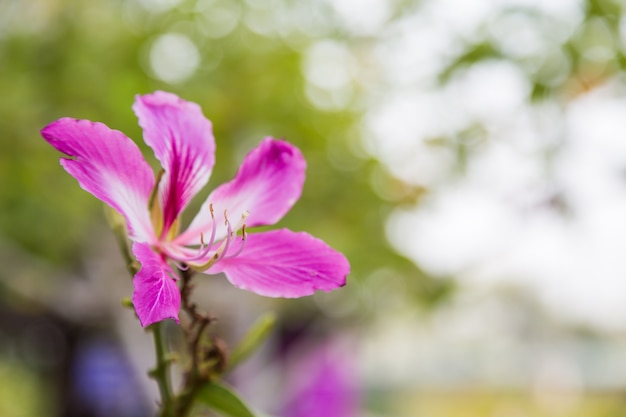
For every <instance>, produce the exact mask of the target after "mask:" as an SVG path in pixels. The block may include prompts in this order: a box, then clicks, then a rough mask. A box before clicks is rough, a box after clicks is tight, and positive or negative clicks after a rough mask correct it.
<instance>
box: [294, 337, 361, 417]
mask: <svg viewBox="0 0 626 417" xmlns="http://www.w3.org/2000/svg"><path fill="white" fill-rule="evenodd" d="M287 382H288V385H287V403H286V405H285V407H284V411H283V413H282V417H320V416H323V417H354V416H356V415H358V413H359V405H360V400H361V396H360V389H359V382H358V376H357V375H356V373H355V370H354V357H353V356H350V355H349V354H348V353H347V352H346V351H345V350H344V349H343V348H342V347H341V346H340V345H339V344H338V343H334V342H327V343H325V344H322V345H319V346H316V347H314V348H312V349H311V350H310V351H308V352H307V353H306V354H305V355H304V356H303V357H299V358H297V360H294V361H293V363H292V364H291V365H290V366H289V373H288V375H287Z"/></svg>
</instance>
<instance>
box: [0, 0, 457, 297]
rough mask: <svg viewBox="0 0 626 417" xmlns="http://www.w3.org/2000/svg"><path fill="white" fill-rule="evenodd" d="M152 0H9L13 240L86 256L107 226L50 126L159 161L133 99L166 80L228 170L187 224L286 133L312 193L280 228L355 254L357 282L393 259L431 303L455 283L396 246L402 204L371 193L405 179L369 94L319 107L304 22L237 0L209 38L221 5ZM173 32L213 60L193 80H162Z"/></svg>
mask: <svg viewBox="0 0 626 417" xmlns="http://www.w3.org/2000/svg"><path fill="white" fill-rule="evenodd" d="M150 3H151V2H149V1H143V2H139V1H136V0H126V1H121V0H93V1H89V2H85V1H82V0H45V1H44V0H40V1H34V2H20V1H6V0H5V1H3V2H0V16H1V17H0V91H2V98H1V99H0V236H1V237H2V238H3V239H5V240H8V241H10V242H12V243H15V244H17V245H19V246H20V247H22V248H24V249H26V250H27V251H29V252H31V253H34V254H36V255H38V256H41V257H44V258H47V259H48V260H51V261H53V262H55V263H57V264H61V265H71V264H72V263H76V262H78V261H79V260H80V259H81V255H82V253H83V251H84V250H85V248H86V247H88V245H86V243H88V242H89V241H92V240H94V239H98V238H99V234H100V233H102V232H101V230H102V229H103V228H102V227H101V226H102V225H103V222H104V216H103V215H102V212H101V211H102V209H101V205H100V202H99V201H98V200H96V199H95V198H93V197H92V196H91V195H89V194H88V193H86V192H84V191H83V190H81V189H80V188H79V187H77V186H76V183H75V180H74V179H73V178H71V177H70V176H69V175H67V174H66V173H65V172H63V170H62V168H61V167H60V166H59V164H58V158H59V157H60V155H58V153H57V152H56V151H55V150H54V149H52V148H51V147H49V146H48V145H47V144H46V143H45V142H44V141H43V140H42V139H41V137H40V136H39V130H40V129H41V128H42V127H43V126H45V125H46V124H47V123H50V122H52V121H53V120H55V119H57V118H59V117H63V116H69V117H75V118H85V119H90V120H93V121H100V122H103V123H105V124H107V125H108V126H110V127H112V128H115V129H118V130H121V131H123V132H124V133H125V134H126V135H128V136H129V137H131V138H132V139H134V140H135V141H136V142H138V143H140V146H141V147H142V149H143V150H144V152H145V154H146V155H147V156H148V158H149V161H150V162H152V163H153V165H156V164H155V160H154V158H153V156H152V152H151V151H150V150H149V149H148V148H147V147H145V145H144V144H143V143H142V141H141V130H140V128H139V127H138V125H137V122H136V118H135V116H134V114H133V113H132V111H131V104H132V102H133V99H134V96H135V95H136V94H141V93H148V92H151V91H154V90H157V89H162V90H167V91H172V92H174V93H176V94H178V95H180V96H181V97H183V98H185V99H187V100H190V101H195V102H197V103H198V104H200V105H201V107H202V108H203V110H204V113H205V114H206V116H207V117H208V118H209V119H211V120H212V122H213V124H214V133H215V137H216V141H217V163H216V167H215V171H214V174H213V178H212V180H211V182H210V185H209V187H207V188H206V189H205V190H204V191H203V193H202V194H201V195H200V196H199V197H198V198H197V199H196V200H195V201H194V203H193V204H192V206H191V207H190V208H189V210H188V213H189V214H188V216H187V217H186V220H187V221H189V220H190V217H191V216H192V214H193V213H194V212H195V210H196V209H197V207H198V206H199V204H200V203H201V202H202V200H203V197H204V196H206V195H207V194H208V193H209V191H210V190H211V189H212V188H214V187H215V186H216V185H218V184H220V183H221V182H223V181H226V180H228V179H230V178H231V177H232V176H233V175H234V173H235V172H236V169H237V167H238V164H239V163H240V161H241V160H242V158H243V156H244V155H245V153H246V152H248V151H249V150H250V149H251V148H252V147H253V146H255V145H256V144H257V143H258V142H259V141H260V140H261V139H262V138H263V137H264V136H266V135H271V136H276V137H280V138H285V139H286V140H289V141H291V142H292V143H294V144H296V145H297V146H298V147H300V148H301V149H302V151H303V153H304V155H305V157H306V159H307V162H308V171H307V173H308V176H307V182H306V185H305V190H304V194H303V196H302V199H301V200H300V202H299V203H298V204H297V205H296V206H295V208H294V210H292V211H291V213H290V214H289V215H288V216H287V217H286V218H285V219H284V220H283V221H282V222H281V223H280V225H279V226H284V227H290V228H293V229H296V230H302V229H306V230H307V231H308V232H310V233H312V234H314V235H316V236H319V237H321V238H323V239H325V240H326V241H328V242H329V243H330V244H331V245H332V246H334V247H336V248H337V249H339V250H341V251H342V252H344V253H345V254H346V255H347V257H348V258H349V259H350V261H351V264H352V271H353V273H352V276H351V279H352V280H355V281H358V280H360V279H362V278H364V277H367V276H368V275H369V274H371V273H373V272H375V271H377V270H379V269H381V268H383V267H384V268H387V269H388V270H391V271H395V272H394V274H400V275H402V276H403V277H405V278H406V281H407V282H408V283H410V288H411V289H412V291H410V293H411V294H414V295H415V296H416V297H417V299H418V300H421V301H424V302H425V303H426V304H429V303H431V302H434V301H436V300H437V299H439V298H440V297H441V296H443V295H445V294H446V293H447V290H448V288H449V287H450V285H449V284H446V283H444V282H442V281H438V280H432V279H431V278H429V277H427V276H426V275H425V274H424V273H422V272H421V271H419V270H418V269H417V268H416V267H415V266H414V265H413V264H412V263H410V262H409V261H407V260H405V259H404V258H402V257H400V256H398V255H397V254H396V253H395V252H394V251H393V250H392V249H391V248H390V247H389V246H388V244H387V242H386V238H385V235H384V221H385V218H386V215H387V213H388V212H389V211H390V210H391V208H392V207H393V202H392V201H388V200H384V199H382V198H381V197H380V196H379V195H378V194H377V193H376V192H375V191H374V190H373V189H372V187H371V185H370V183H371V178H372V176H373V175H376V176H377V178H378V179H379V182H381V181H382V183H383V184H384V185H383V186H388V187H391V188H393V187H396V188H397V187H403V185H402V184H399V183H397V182H394V181H393V179H391V178H390V177H389V175H387V174H386V173H385V172H384V170H383V169H382V168H381V167H380V166H379V165H378V164H377V162H376V161H374V160H372V159H370V158H368V157H364V156H363V155H362V153H361V154H359V153H360V152H359V150H358V147H359V137H358V129H357V128H356V126H357V122H358V120H359V115H360V113H361V112H362V107H363V106H362V105H361V103H360V102H359V100H360V95H359V92H358V91H357V92H356V93H355V94H354V97H353V99H352V102H351V103H350V104H349V105H348V106H346V107H345V108H343V109H339V110H333V111H328V110H323V109H319V108H317V107H315V106H313V105H311V104H310V102H309V100H308V99H307V97H306V96H305V79H304V76H303V73H302V65H303V64H302V61H303V51H304V48H305V47H306V46H307V45H309V44H310V43H311V42H312V41H313V40H314V39H313V36H312V35H307V34H305V33H304V34H303V33H302V32H298V34H297V35H298V37H297V45H295V46H294V42H295V41H294V39H295V35H293V36H292V34H291V33H287V34H286V35H283V36H279V35H277V34H276V33H273V34H259V33H255V32H254V31H252V30H250V29H249V28H248V27H247V26H246V25H245V24H244V23H243V20H244V19H243V16H244V15H246V13H248V12H250V10H252V9H251V7H252V6H251V4H252V3H254V2H250V3H245V2H240V1H231V2H226V3H229V4H230V7H234V8H235V9H236V10H238V11H239V13H240V16H241V18H240V21H239V24H238V25H237V26H236V27H235V28H234V30H232V31H231V32H230V33H228V34H227V35H225V36H222V37H218V38H215V37H213V38H212V37H208V36H206V35H205V34H204V32H203V29H204V28H203V25H204V24H206V23H202V22H203V20H202V19H201V18H202V17H203V16H206V14H207V13H208V12H207V7H208V8H209V9H210V7H214V6H216V5H217V4H218V3H219V2H211V1H209V2H206V1H205V2H202V1H183V2H181V3H180V4H178V5H177V6H176V7H174V8H172V9H168V10H166V11H159V10H157V9H158V8H157V7H156V6H158V5H159V4H165V3H164V2H154V5H155V7H154V10H151V9H150V7H146V5H149V4H150ZM222 3H224V2H222ZM313 3H314V2H313ZM313 3H312V4H313ZM207 5H208V6H207ZM200 6H202V7H200ZM248 9H250V10H248ZM322 11H323V10H322ZM275 12H276V13H280V11H278V10H276V11H275ZM333 30H335V29H332V28H331V29H330V31H331V33H333ZM168 32H175V33H183V34H185V36H187V37H188V38H189V39H191V40H192V41H193V42H194V43H195V44H196V46H197V47H198V50H199V52H200V57H201V60H200V65H199V67H198V68H197V70H196V71H195V73H194V74H193V76H191V77H190V78H189V79H187V80H185V81H183V82H180V83H178V84H168V83H165V82H163V81H160V80H158V79H157V78H156V77H155V76H154V75H153V71H152V70H151V67H150V57H149V49H150V46H151V45H152V43H153V42H154V40H155V39H156V37H157V36H159V35H161V34H163V33H168ZM336 32H337V33H336V36H344V35H342V34H341V33H340V31H336ZM42 279H45V278H44V277H42Z"/></svg>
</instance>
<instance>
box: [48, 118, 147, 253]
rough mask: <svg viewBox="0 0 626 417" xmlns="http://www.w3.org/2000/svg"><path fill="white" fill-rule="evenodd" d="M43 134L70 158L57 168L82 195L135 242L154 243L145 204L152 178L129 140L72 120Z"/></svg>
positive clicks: (95, 125) (100, 126) (98, 125)
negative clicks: (101, 206)
mask: <svg viewBox="0 0 626 417" xmlns="http://www.w3.org/2000/svg"><path fill="white" fill-rule="evenodd" d="M41 134H42V136H43V137H44V139H45V140H46V141H48V143H50V144H51V145H52V146H53V147H55V148H56V149H57V150H59V151H60V152H63V153H64V154H66V155H68V156H69V157H71V158H73V159H66V158H62V159H61V165H63V167H64V168H65V170H66V171H67V172H69V173H70V175H72V176H73V177H74V178H76V179H77V180H78V183H79V184H80V186H81V187H82V188H83V189H85V190H87V191H88V192H90V193H91V194H93V195H94V196H96V197H97V198H98V199H100V200H102V201H104V202H105V203H107V204H108V205H110V206H111V207H113V208H114V209H116V210H117V211H118V212H120V214H122V215H123V216H124V217H125V218H126V223H127V225H128V229H129V233H130V237H131V238H132V239H133V240H137V241H150V240H151V239H153V237H154V232H153V227H152V223H151V221H150V214H149V211H148V200H149V198H150V193H151V191H152V188H153V187H154V173H153V172H152V170H151V169H150V166H149V165H148V164H147V163H146V161H145V160H144V158H143V156H142V155H141V151H140V150H139V148H138V147H137V145H136V144H135V143H134V142H133V141H132V140H130V139H128V138H127V137H126V136H124V134H122V133H121V132H119V131H117V130H112V129H109V128H108V127H107V126H105V125H104V124H102V123H94V122H90V121H88V120H76V119H70V118H63V119H59V120H57V121H56V122H54V123H51V124H49V125H48V126H46V127H45V128H43V129H42V131H41Z"/></svg>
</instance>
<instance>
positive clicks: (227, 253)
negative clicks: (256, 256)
mask: <svg viewBox="0 0 626 417" xmlns="http://www.w3.org/2000/svg"><path fill="white" fill-rule="evenodd" d="M209 210H210V212H211V220H212V221H211V235H210V238H209V241H208V242H207V241H205V238H204V233H200V247H199V248H197V249H195V250H196V252H195V253H192V252H190V250H193V249H192V248H188V247H183V249H184V251H183V252H181V253H180V254H172V253H168V256H169V257H170V258H171V259H173V260H174V261H178V262H183V263H184V264H186V265H188V266H189V267H191V268H193V269H195V270H198V271H205V270H207V269H208V268H210V267H211V266H212V265H214V264H216V263H217V262H219V261H221V260H222V259H229V258H234V257H236V256H239V255H240V254H241V252H243V250H244V248H245V246H246V240H247V239H246V238H247V235H246V223H245V221H246V218H247V217H248V214H249V213H248V211H244V212H243V213H242V214H241V219H240V221H239V223H238V224H237V225H236V226H235V227H234V228H233V225H232V223H231V221H230V220H229V218H228V213H227V211H226V210H224V226H226V237H224V239H223V240H222V241H221V242H216V240H215V238H216V234H217V220H216V219H215V212H214V210H213V205H212V204H209ZM239 229H241V241H240V243H239V247H237V248H234V247H233V246H235V245H236V240H237V230H239ZM168 252H169V251H168ZM177 266H178V267H179V268H181V269H184V268H185V267H184V266H182V265H177Z"/></svg>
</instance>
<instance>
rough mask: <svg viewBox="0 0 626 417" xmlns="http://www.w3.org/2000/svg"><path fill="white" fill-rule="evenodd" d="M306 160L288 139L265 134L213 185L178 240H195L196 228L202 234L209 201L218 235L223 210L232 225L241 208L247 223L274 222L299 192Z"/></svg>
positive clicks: (222, 232) (222, 231) (221, 234)
mask: <svg viewBox="0 0 626 417" xmlns="http://www.w3.org/2000/svg"><path fill="white" fill-rule="evenodd" d="M305 170H306V161H305V160H304V157H303V156H302V153H301V152H300V150H299V149H298V148H296V147H295V146H293V145H291V144H290V143H288V142H285V141H282V140H276V139H273V138H269V137H268V138H265V139H264V140H263V141H262V142H261V144H260V145H259V146H257V147H256V148H254V149H253V150H252V151H251V152H250V153H249V154H248V155H247V156H246V158H245V159H244V161H243V163H242V164H241V167H240V168H239V171H238V172H237V175H236V176H235V178H234V179H233V180H232V181H230V182H228V183H225V184H222V185H221V186H219V187H218V188H217V189H215V190H214V191H213V192H212V193H211V195H209V198H207V200H206V203H205V204H204V205H203V206H202V209H201V210H200V212H199V213H198V215H197V216H196V218H195V219H194V220H193V221H192V222H191V225H190V226H189V228H188V229H187V231H186V232H185V233H183V235H181V237H180V242H185V243H191V242H193V243H198V240H197V238H198V236H199V233H200V232H203V233H205V234H206V232H207V231H208V230H210V228H211V224H212V219H211V212H210V210H209V204H212V205H213V208H214V212H215V216H216V218H217V220H218V221H219V224H220V226H219V229H218V233H217V236H218V239H221V238H224V237H225V236H226V232H225V228H224V226H223V224H224V222H223V213H224V210H227V213H228V217H229V220H230V221H231V222H232V223H233V227H235V226H237V224H238V223H239V221H240V219H241V215H242V213H244V212H246V211H247V212H249V215H248V217H247V218H246V225H247V226H250V227H252V226H263V225H271V224H274V223H276V222H278V221H279V220H280V219H281V218H282V217H283V216H284V215H285V214H286V213H287V212H288V211H289V210H290V209H291V207H292V206H293V205H294V204H295V202H296V201H297V200H298V198H300V195H301V194H302V187H303V185H304V177H305Z"/></svg>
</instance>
